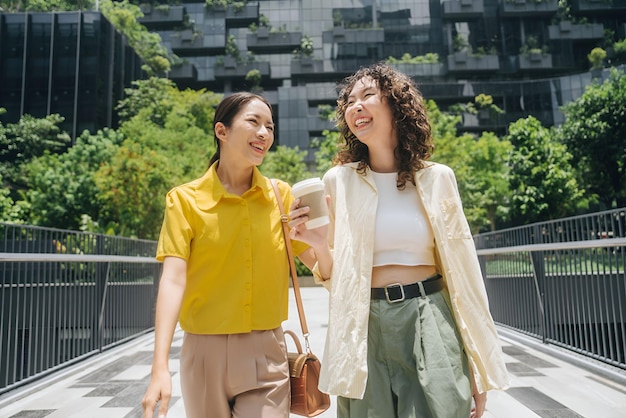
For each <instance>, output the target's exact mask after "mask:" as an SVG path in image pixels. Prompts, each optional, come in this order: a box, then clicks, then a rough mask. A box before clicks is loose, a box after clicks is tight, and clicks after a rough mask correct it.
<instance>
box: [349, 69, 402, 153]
mask: <svg viewBox="0 0 626 418" xmlns="http://www.w3.org/2000/svg"><path fill="white" fill-rule="evenodd" d="M345 119H346V124H347V126H348V128H349V129H350V131H352V133H353V134H354V135H355V136H356V137H357V138H358V140H359V141H360V142H362V143H364V144H365V145H367V146H368V148H370V150H371V149H372V147H375V148H377V147H385V148H387V149H389V148H390V149H391V150H393V149H394V148H395V146H396V145H397V138H396V135H395V130H394V129H393V115H392V112H391V108H390V107H389V104H388V103H387V99H386V98H385V97H384V96H383V95H382V93H381V91H380V89H379V88H378V86H377V84H376V82H375V81H374V80H373V79H372V78H370V77H364V78H361V79H360V80H358V81H357V82H356V83H355V84H354V87H353V88H352V91H351V92H350V94H349V95H348V98H347V101H346V109H345Z"/></svg>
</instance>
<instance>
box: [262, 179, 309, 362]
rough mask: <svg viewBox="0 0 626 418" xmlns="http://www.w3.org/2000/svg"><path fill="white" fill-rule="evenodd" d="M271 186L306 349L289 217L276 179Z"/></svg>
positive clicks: (303, 316)
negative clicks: (276, 203) (278, 212)
mask: <svg viewBox="0 0 626 418" xmlns="http://www.w3.org/2000/svg"><path fill="white" fill-rule="evenodd" d="M271 181H272V187H273V188H274V194H275V195H276V201H277V202H278V208H279V209H280V221H281V224H282V226H283V236H284V237H285V247H287V258H289V270H290V271H291V282H292V284H293V293H294V295H295V297H296V306H297V307H298V316H299V317H300V327H302V335H303V336H304V339H305V343H306V349H307V351H310V349H309V327H308V326H307V324H306V317H305V315H304V305H303V304H302V295H301V294H300V283H299V282H298V275H297V273H296V263H295V261H294V258H293V250H292V248H291V238H289V226H288V225H287V222H289V217H288V216H287V215H286V213H285V206H284V205H283V199H282V197H281V195H280V191H279V190H278V184H277V183H276V179H272V180H271Z"/></svg>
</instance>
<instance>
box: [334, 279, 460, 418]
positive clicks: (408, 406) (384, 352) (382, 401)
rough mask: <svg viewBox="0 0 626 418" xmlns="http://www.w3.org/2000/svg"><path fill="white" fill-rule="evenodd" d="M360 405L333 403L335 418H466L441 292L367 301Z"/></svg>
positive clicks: (452, 326)
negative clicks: (364, 381) (364, 376)
mask: <svg viewBox="0 0 626 418" xmlns="http://www.w3.org/2000/svg"><path fill="white" fill-rule="evenodd" d="M367 350H368V354H367V366H368V381H367V386H366V389H365V395H364V397H363V399H349V398H344V397H341V396H340V397H337V417H338V418H468V417H469V416H470V408H471V401H472V397H471V393H472V392H471V383H470V379H469V366H468V362H467V356H466V355H465V351H464V350H463V345H462V342H461V337H460V335H459V333H458V331H457V328H456V323H455V321H454V318H453V316H452V312H451V310H450V301H449V296H448V292H447V290H446V289H444V290H442V291H439V292H437V293H433V294H430V295H426V296H421V297H417V298H413V299H407V300H405V301H402V302H398V303H389V302H387V301H386V300H372V301H371V305H370V315H369V329H368V344H367Z"/></svg>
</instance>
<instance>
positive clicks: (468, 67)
mask: <svg viewBox="0 0 626 418" xmlns="http://www.w3.org/2000/svg"><path fill="white" fill-rule="evenodd" d="M499 69H500V61H499V60H498V56H497V55H469V54H468V53H467V52H455V53H454V54H452V55H448V72H469V71H474V72H475V71H483V72H492V71H498V70H499Z"/></svg>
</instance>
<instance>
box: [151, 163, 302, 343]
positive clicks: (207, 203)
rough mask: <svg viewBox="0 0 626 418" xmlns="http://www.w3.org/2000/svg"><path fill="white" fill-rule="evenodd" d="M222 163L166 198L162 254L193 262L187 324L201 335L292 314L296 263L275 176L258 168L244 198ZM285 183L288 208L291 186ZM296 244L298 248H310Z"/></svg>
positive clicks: (270, 324) (185, 304)
mask: <svg viewBox="0 0 626 418" xmlns="http://www.w3.org/2000/svg"><path fill="white" fill-rule="evenodd" d="M216 167H217V165H216V164H213V165H212V166H211V168H209V170H208V171H207V172H206V174H205V175H204V176H203V177H201V178H199V179H197V180H194V181H192V182H190V183H187V184H184V185H182V186H178V187H175V188H174V189H172V190H170V192H169V193H168V194H167V197H166V207H165V218H164V221H163V226H162V228H161V234H160V237H159V242H158V247H157V255H156V257H157V259H158V260H163V259H164V258H165V257H166V256H173V257H179V258H182V259H184V260H186V261H187V281H186V288H185V293H184V296H183V301H182V306H181V311H180V316H179V321H180V326H181V328H182V329H183V330H185V331H187V332H190V333H194V334H234V333H243V332H250V331H251V330H268V329H273V328H276V327H278V326H280V325H281V323H282V322H283V321H284V320H286V319H287V308H288V301H289V299H288V290H289V264H288V259H287V251H286V248H285V241H284V239H283V232H282V226H281V220H280V210H279V208H278V206H277V201H276V198H275V196H274V191H273V188H272V185H271V182H270V180H269V179H268V178H266V177H264V176H263V175H262V174H261V173H260V172H259V170H258V169H256V168H255V169H254V173H253V176H252V186H251V188H250V190H248V191H246V192H245V193H244V194H243V195H242V196H237V195H234V194H231V193H229V192H228V191H226V189H225V188H224V186H223V185H222V183H221V182H220V180H219V178H218V177H217V173H216V171H215V169H216ZM278 186H279V190H280V193H281V196H282V199H283V202H284V204H285V207H286V208H289V206H290V205H291V203H292V201H293V197H292V196H291V193H290V190H291V189H290V187H289V185H288V184H287V183H285V182H281V181H279V182H278ZM293 247H294V254H299V253H301V252H302V251H304V250H305V249H306V248H307V246H306V245H305V244H304V243H302V242H299V241H293Z"/></svg>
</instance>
